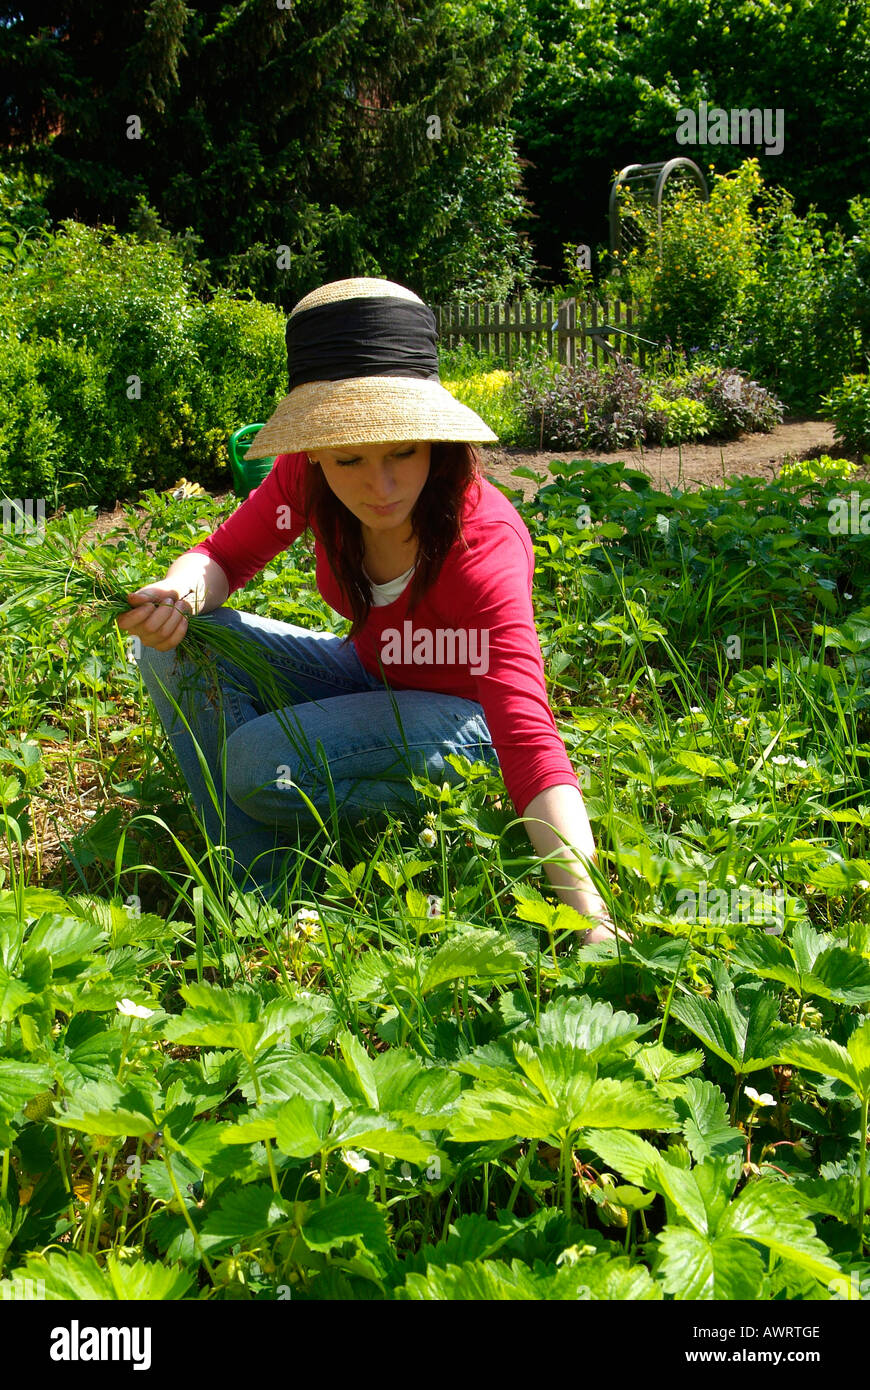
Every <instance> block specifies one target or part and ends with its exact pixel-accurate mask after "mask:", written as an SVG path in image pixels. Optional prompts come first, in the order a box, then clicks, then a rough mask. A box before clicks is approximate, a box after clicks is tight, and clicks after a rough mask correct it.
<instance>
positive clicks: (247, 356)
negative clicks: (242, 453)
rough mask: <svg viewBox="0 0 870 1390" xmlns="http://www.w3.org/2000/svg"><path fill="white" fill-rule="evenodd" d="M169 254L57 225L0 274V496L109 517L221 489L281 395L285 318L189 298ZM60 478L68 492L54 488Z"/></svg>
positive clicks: (234, 303)
mask: <svg viewBox="0 0 870 1390" xmlns="http://www.w3.org/2000/svg"><path fill="white" fill-rule="evenodd" d="M189 278H190V277H189V273H188V270H187V268H186V267H185V265H184V264H183V263H182V259H181V254H180V252H179V250H178V248H176V247H172V246H168V245H160V244H155V243H152V242H149V243H140V242H138V241H137V240H136V239H135V238H134V237H129V236H125V237H122V236H118V235H116V234H115V233H114V232H113V231H112V230H111V229H95V228H90V227H85V226H83V225H81V224H79V223H75V222H65V223H63V224H62V225H61V227H60V229H59V230H58V231H57V232H55V233H52V234H51V236H49V237H48V238H46V243H45V246H44V247H43V250H42V252H41V254H40V255H39V256H28V257H26V258H24V259H22V260H20V261H18V262H16V263H15V264H14V265H9V264H8V263H7V269H6V271H5V273H4V274H2V275H0V337H2V340H3V342H2V344H0V346H2V349H3V351H2V354H0V355H2V356H3V357H4V358H5V359H7V360H6V361H4V364H3V366H2V368H0V421H2V425H0V487H2V488H3V489H4V490H5V491H6V492H7V493H9V494H10V495H12V496H34V495H43V496H47V497H49V498H50V497H51V496H52V487H53V486H55V487H57V486H59V487H63V488H71V491H72V496H71V497H69V498H68V499H66V500H69V501H70V503H72V504H75V505H88V504H94V503H96V504H104V505H112V504H114V502H115V500H116V499H117V498H119V497H122V496H129V495H130V494H131V492H135V490H136V489H137V488H143V487H145V488H147V487H156V488H165V487H166V486H168V485H169V484H171V483H173V482H175V481H176V480H177V478H178V477H179V475H181V474H184V475H186V476H189V477H194V478H196V479H197V480H198V481H200V482H204V483H218V484H219V483H221V482H228V481H229V478H228V462H229V461H228V458H227V436H228V434H229V433H230V432H231V431H232V430H233V429H235V428H237V427H238V426H239V425H241V424H245V423H249V422H252V421H254V420H257V419H265V418H267V417H268V414H270V413H271V412H272V410H273V409H274V407H275V404H276V403H277V401H278V399H280V397H281V396H282V395H283V394H284V392H285V391H286V353H285V348H284V317H283V315H282V314H281V313H280V312H279V311H277V310H275V309H273V308H270V307H269V306H268V305H263V304H259V303H257V302H256V301H254V300H250V299H247V300H233V299H232V298H231V297H230V295H229V294H228V293H227V292H226V291H217V292H216V293H215V294H214V296H213V298H212V299H211V301H210V302H209V303H203V302H202V300H201V299H199V298H197V296H196V295H195V294H194V293H193V292H192V290H191V287H190V284H189ZM61 471H62V473H63V474H64V475H66V474H69V475H70V477H71V479H72V481H71V482H65V481H63V479H62V477H61V476H59V475H60V474H61Z"/></svg>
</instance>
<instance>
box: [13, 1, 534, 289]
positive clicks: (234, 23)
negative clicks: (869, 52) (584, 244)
mask: <svg viewBox="0 0 870 1390" xmlns="http://www.w3.org/2000/svg"><path fill="white" fill-rule="evenodd" d="M0 24H2V25H3V27H4V28H5V30H6V33H5V37H4V45H3V56H2V60H0V80H2V82H3V88H4V90H5V91H6V97H5V98H4V100H3V102H2V105H0V142H2V143H5V145H6V146H7V150H8V151H9V154H8V157H7V163H10V164H11V163H12V162H14V161H17V162H18V163H20V164H23V166H24V167H26V168H28V169H31V170H33V171H34V172H39V173H41V174H42V175H43V176H44V177H45V178H46V179H47V180H48V184H49V188H50V192H49V194H48V198H47V207H48V210H49V212H50V214H51V216H52V217H53V218H54V219H55V220H60V219H61V218H64V217H75V218H78V219H80V220H83V221H85V222H89V223H92V224H99V223H109V224H111V225H114V226H115V227H117V228H118V230H120V231H125V230H129V229H131V228H132V229H135V230H139V231H140V233H141V234H144V235H158V236H159V235H161V234H165V231H169V232H171V233H174V234H177V235H180V234H182V233H183V232H184V231H185V230H186V229H190V232H191V234H195V236H194V238H193V239H194V240H196V238H199V239H201V241H202V248H203V255H204V257H205V258H206V259H207V262H208V264H209V267H210V270H211V273H212V274H213V276H214V277H215V278H216V279H219V280H220V281H221V282H223V283H228V284H231V285H234V286H237V287H239V288H243V287H244V288H248V289H250V290H252V291H253V292H254V293H256V294H258V295H259V296H260V297H263V298H268V299H272V300H274V301H276V302H278V303H280V304H281V305H282V306H284V307H288V306H289V305H290V304H292V303H293V302H295V300H296V299H298V298H299V296H300V295H301V294H304V293H305V292H306V291H307V290H308V289H310V288H312V287H313V286H314V285H316V284H318V283H320V282H322V281H323V280H328V279H332V278H336V277H339V276H343V275H353V274H386V275H388V276H390V277H391V278H398V279H403V278H404V280H405V282H406V283H409V284H410V285H411V287H412V288H414V289H415V290H417V292H418V293H420V294H422V295H423V296H424V297H428V298H442V297H444V296H446V295H448V294H450V293H452V292H453V290H454V289H456V288H458V287H460V286H462V285H463V282H464V281H466V280H467V279H468V278H469V277H472V278H474V279H475V283H476V284H477V286H478V288H479V292H481V293H484V292H487V291H489V292H491V293H493V294H494V295H498V296H499V297H500V296H501V295H502V294H504V293H508V292H510V291H511V290H512V289H514V288H515V287H522V286H523V285H524V284H525V283H526V282H527V280H528V276H529V275H530V273H531V270H532V257H531V253H530V250H529V246H528V237H527V233H526V231H525V227H524V221H525V219H526V217H527V213H526V208H525V203H524V201H523V199H522V196H521V192H520V191H519V188H518V185H519V182H520V173H519V165H518V162H517V158H516V154H515V151H514V148H513V136H512V132H511V129H510V127H509V126H508V124H507V116H508V115H509V112H510V107H511V104H512V102H513V100H514V98H515V96H516V93H517V92H518V90H519V87H520V85H521V83H522V81H523V77H524V74H525V72H526V70H527V67H528V64H529V61H530V58H531V56H532V54H533V53H534V51H535V49H536V44H535V41H534V39H529V36H528V33H527V26H526V23H525V18H524V9H523V6H522V0H507V3H502V2H501V0H499V2H498V3H496V2H495V0H479V3H474V4H460V3H442V0H417V2H416V3H411V0H386V3H381V0H378V2H377V3H372V0H288V4H287V7H286V8H280V9H279V8H278V6H277V5H276V3H275V0H249V2H248V3H237V4H225V3H219V0H205V3H202V4H199V5H197V6H196V8H195V9H193V8H191V7H189V6H187V5H186V4H185V3H184V0H152V3H143V0H138V3H137V0H131V3H128V4H126V5H123V6H118V5H117V4H116V3H115V0H89V2H88V3H85V0H78V2H77V0H53V2H52V0H45V3H41V4H34V5H28V6H26V7H25V12H24V14H23V15H20V13H19V11H18V10H17V9H16V7H14V6H4V7H0ZM280 248H286V249H285V250H284V251H283V252H282V251H281V250H280Z"/></svg>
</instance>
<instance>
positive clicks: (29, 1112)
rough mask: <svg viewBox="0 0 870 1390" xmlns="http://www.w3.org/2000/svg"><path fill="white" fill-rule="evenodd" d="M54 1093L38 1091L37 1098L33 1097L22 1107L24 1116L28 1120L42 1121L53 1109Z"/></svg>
mask: <svg viewBox="0 0 870 1390" xmlns="http://www.w3.org/2000/svg"><path fill="white" fill-rule="evenodd" d="M54 1101H55V1095H54V1091H40V1093H39V1095H38V1096H34V1097H33V1099H32V1100H29V1101H28V1102H27V1104H26V1105H25V1107H24V1114H25V1116H26V1117H27V1119H28V1120H44V1119H45V1118H46V1117H47V1116H48V1115H50V1114H51V1112H52V1110H53V1109H54Z"/></svg>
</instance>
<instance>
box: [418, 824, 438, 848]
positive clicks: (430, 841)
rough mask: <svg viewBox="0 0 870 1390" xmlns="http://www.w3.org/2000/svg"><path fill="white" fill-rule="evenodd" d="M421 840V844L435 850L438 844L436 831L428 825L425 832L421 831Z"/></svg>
mask: <svg viewBox="0 0 870 1390" xmlns="http://www.w3.org/2000/svg"><path fill="white" fill-rule="evenodd" d="M419 840H420V844H421V845H423V846H425V848H426V849H434V847H435V846H436V845H437V843H438V836H437V835H436V834H435V831H434V830H432V829H431V828H430V827H429V826H428V825H427V826H426V829H425V830H421V831H420V835H419Z"/></svg>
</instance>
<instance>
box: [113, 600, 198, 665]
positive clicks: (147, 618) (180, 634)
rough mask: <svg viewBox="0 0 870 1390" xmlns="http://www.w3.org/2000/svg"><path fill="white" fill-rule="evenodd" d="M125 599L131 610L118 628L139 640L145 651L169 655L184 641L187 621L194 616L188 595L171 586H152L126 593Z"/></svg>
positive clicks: (119, 623)
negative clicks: (151, 649) (149, 649)
mask: <svg viewBox="0 0 870 1390" xmlns="http://www.w3.org/2000/svg"><path fill="white" fill-rule="evenodd" d="M189 592H192V590H191V591H189ZM124 597H125V598H126V600H127V602H128V603H129V604H130V608H129V610H128V611H127V612H126V613H121V614H120V616H119V617H118V619H117V622H118V627H119V628H121V629H122V630H123V631H124V632H129V633H131V634H132V636H134V637H138V638H139V641H140V642H141V643H142V645H143V646H144V647H154V649H155V650H156V651H158V652H169V651H172V650H173V648H175V647H177V646H178V644H179V643H180V642H183V641H184V639H185V637H186V636H187V620H188V618H189V617H191V616H192V614H193V609H192V607H191V606H190V604H189V603H188V602H187V595H180V594H179V592H178V590H177V589H176V588H173V587H172V586H171V585H168V584H149V585H147V586H146V587H145V588H144V589H136V590H134V591H132V592H125V595H124Z"/></svg>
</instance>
